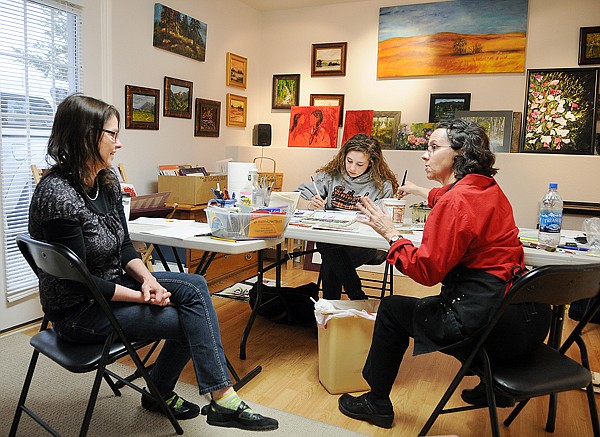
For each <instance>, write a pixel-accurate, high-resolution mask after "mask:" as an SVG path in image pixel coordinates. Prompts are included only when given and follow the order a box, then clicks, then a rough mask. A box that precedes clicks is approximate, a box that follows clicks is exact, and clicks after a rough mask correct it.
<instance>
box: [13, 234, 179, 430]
mask: <svg viewBox="0 0 600 437" xmlns="http://www.w3.org/2000/svg"><path fill="white" fill-rule="evenodd" d="M17 245H18V247H19V249H20V250H21V252H22V254H23V256H24V257H25V259H26V260H27V262H28V263H29V265H30V266H31V268H32V269H33V271H34V272H35V273H36V274H37V275H39V273H40V272H44V273H46V274H48V275H51V276H54V277H56V278H59V279H63V280H70V281H75V282H77V283H79V284H81V287H82V288H87V290H89V292H90V293H91V294H92V296H93V298H94V300H95V301H96V302H97V303H98V304H99V305H100V307H101V309H102V311H103V312H104V314H105V316H106V318H107V319H108V321H109V322H110V324H111V325H112V327H113V332H112V333H111V334H110V335H109V336H108V338H107V339H106V341H105V342H104V343H103V344H102V343H100V344H81V343H71V342H68V341H65V340H62V339H60V338H59V337H58V336H57V335H56V333H55V331H54V330H53V329H50V328H48V324H49V323H48V320H47V319H46V318H45V317H44V320H43V322H42V325H41V327H40V332H38V333H37V334H36V335H34V336H33V337H32V338H31V340H30V343H31V345H32V346H33V348H34V351H33V355H32V357H31V362H30V364H29V368H28V370H27V376H26V377H25V382H24V383H23V389H22V391H21V396H20V397H19V403H18V406H17V410H16V412H15V416H14V419H13V422H12V426H11V430H10V434H9V436H11V437H12V436H15V435H16V433H17V429H18V427H19V422H20V419H21V416H22V414H23V413H26V414H27V415H29V416H30V417H31V418H32V419H33V420H35V421H36V422H37V423H38V424H39V425H40V426H42V427H43V428H44V429H45V430H46V431H48V432H49V433H51V434H52V435H54V436H58V435H59V434H58V432H57V431H56V430H54V429H52V428H51V427H50V425H49V424H48V423H47V422H46V421H44V420H43V419H42V418H41V417H39V416H38V415H37V414H35V413H34V412H33V411H31V409H30V408H29V407H28V406H26V405H25V403H26V400H27V394H28V392H29V389H30V386H31V385H32V380H33V375H34V372H35V369H36V365H37V361H38V358H39V355H40V354H42V355H45V356H46V357H48V358H50V359H51V360H52V361H54V362H55V363H57V364H58V365H60V366H61V367H63V368H64V369H66V370H68V371H70V372H72V373H87V372H95V373H96V376H95V378H94V383H93V386H92V390H91V393H90V396H89V399H88V402H87V408H86V411H85V415H84V418H83V423H82V425H81V429H80V432H79V435H80V436H85V435H86V434H87V432H88V429H89V427H90V422H91V420H92V414H93V412H94V406H95V404H96V400H97V398H98V391H99V389H100V383H101V382H102V379H104V380H105V381H106V382H107V383H108V385H109V386H110V388H111V389H112V391H113V393H114V394H115V396H120V395H121V392H120V391H119V387H121V386H123V385H127V386H128V387H131V388H133V389H134V390H136V391H138V392H139V393H142V394H146V395H148V396H150V397H151V398H152V399H153V400H154V401H155V402H156V403H157V404H158V405H159V406H160V408H161V410H162V412H163V413H164V414H165V415H166V416H167V417H168V419H169V420H170V422H171V424H172V425H173V427H174V428H175V431H176V432H177V434H183V429H182V428H181V426H180V425H179V423H178V422H177V419H175V417H174V416H173V413H172V411H171V410H170V408H169V407H168V406H167V404H166V403H165V401H164V400H163V398H162V396H161V395H160V392H159V391H158V388H157V387H156V385H155V384H154V382H153V381H152V379H151V378H150V375H149V374H148V370H147V368H146V367H145V363H146V360H147V359H148V358H149V356H148V355H150V354H152V352H153V351H154V347H152V348H151V350H150V352H148V354H147V355H146V356H145V357H144V359H141V358H140V356H139V355H138V350H139V349H140V348H142V347H145V346H148V345H152V344H154V345H156V344H158V342H156V341H154V340H142V341H133V342H130V341H129V339H127V337H126V336H125V334H124V333H123V330H122V328H121V326H120V324H119V322H118V321H117V319H116V318H115V316H114V315H113V313H112V311H111V309H110V306H109V304H108V302H107V301H106V300H105V299H104V296H103V295H102V293H101V292H100V290H98V288H97V287H96V284H95V282H94V280H93V278H92V275H91V274H90V272H89V271H88V269H87V267H86V266H85V264H84V263H83V262H82V261H81V259H80V258H79V257H78V256H77V255H75V253H73V251H71V250H70V249H69V248H67V247H65V246H62V245H60V244H50V243H45V242H42V241H37V240H34V239H32V238H30V237H26V236H18V237H17ZM126 356H129V357H130V358H131V360H132V361H133V363H134V365H135V367H136V374H139V375H140V376H141V377H142V378H143V379H144V382H145V383H146V384H147V387H148V389H149V392H148V391H147V390H145V389H142V388H141V387H139V386H137V385H135V384H133V383H132V382H131V381H132V380H133V379H135V377H134V376H133V375H132V376H130V377H126V378H123V377H121V376H119V375H117V374H115V373H114V372H112V371H111V370H109V369H108V368H107V366H108V365H110V364H112V363H114V362H115V361H116V360H118V359H120V358H123V357H126ZM134 375H135V374H134ZM74 396H78V394H77V393H75V394H74ZM58 407H59V406H58ZM123 413H124V414H129V413H128V412H123Z"/></svg>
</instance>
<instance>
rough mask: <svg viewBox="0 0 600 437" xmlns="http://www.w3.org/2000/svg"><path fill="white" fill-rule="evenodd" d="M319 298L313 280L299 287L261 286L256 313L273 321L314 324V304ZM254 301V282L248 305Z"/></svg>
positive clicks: (252, 304)
mask: <svg viewBox="0 0 600 437" xmlns="http://www.w3.org/2000/svg"><path fill="white" fill-rule="evenodd" d="M311 298H313V299H314V300H315V301H317V300H319V287H318V286H317V284H315V283H314V282H310V283H308V284H304V285H301V286H299V287H269V286H267V285H263V286H262V302H261V305H260V308H259V309H258V315H260V316H263V317H266V318H268V319H270V320H273V321H278V322H279V321H281V322H287V323H290V324H310V325H316V321H315V312H314V310H315V304H314V302H313V301H312V300H311ZM255 303H256V284H254V286H253V287H252V288H251V289H250V307H251V308H254V305H255Z"/></svg>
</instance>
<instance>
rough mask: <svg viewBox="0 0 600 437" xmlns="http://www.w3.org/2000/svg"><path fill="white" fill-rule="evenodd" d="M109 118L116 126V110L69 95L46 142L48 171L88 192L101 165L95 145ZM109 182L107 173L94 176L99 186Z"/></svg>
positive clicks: (105, 104)
mask: <svg viewBox="0 0 600 437" xmlns="http://www.w3.org/2000/svg"><path fill="white" fill-rule="evenodd" d="M112 116H114V117H116V118H117V121H118V122H119V125H120V120H121V117H120V115H119V111H118V110H117V108H115V107H114V106H112V105H109V104H107V103H104V102H103V101H101V100H98V99H95V98H93V97H88V96H83V95H79V94H72V95H70V96H69V97H67V98H66V99H65V100H63V101H62V103H61V104H60V105H58V108H57V110H56V115H55V117H54V124H53V125H52V132H51V134H50V139H49V140H48V156H49V157H50V158H52V160H53V161H54V165H53V166H52V171H55V172H57V173H59V174H61V175H62V176H64V177H66V178H67V179H68V180H70V181H71V182H72V183H73V185H74V186H75V187H76V188H78V189H80V190H81V191H85V190H86V189H87V188H89V187H90V186H91V184H93V182H94V178H95V177H96V174H95V169H96V168H98V166H101V165H103V160H102V157H101V156H100V152H99V150H98V144H99V143H100V139H101V138H102V134H103V131H102V129H103V128H104V124H105V123H106V122H107V121H108V119H109V118H110V117H112ZM113 182H114V177H113V173H112V172H111V171H110V170H107V169H103V170H102V171H100V173H98V183H99V184H101V185H109V184H111V183H113Z"/></svg>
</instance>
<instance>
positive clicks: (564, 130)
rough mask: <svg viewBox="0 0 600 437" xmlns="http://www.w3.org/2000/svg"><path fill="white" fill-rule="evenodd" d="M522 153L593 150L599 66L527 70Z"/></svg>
mask: <svg viewBox="0 0 600 437" xmlns="http://www.w3.org/2000/svg"><path fill="white" fill-rule="evenodd" d="M525 90H526V91H525V108H524V111H523V128H522V129H521V141H520V150H519V151H520V152H533V153H550V154H572V155H590V154H593V153H594V139H595V131H596V111H597V107H596V104H597V95H598V69H597V68H559V69H529V70H527V87H526V88H525Z"/></svg>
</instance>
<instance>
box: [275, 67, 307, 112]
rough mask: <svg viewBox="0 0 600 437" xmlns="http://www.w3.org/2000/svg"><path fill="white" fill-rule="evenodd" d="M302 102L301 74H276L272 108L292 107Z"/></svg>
mask: <svg viewBox="0 0 600 437" xmlns="http://www.w3.org/2000/svg"><path fill="white" fill-rule="evenodd" d="M299 104H300V75H299V74H274V75H273V94H272V96H271V108H272V109H291V107H292V106H298V105H299Z"/></svg>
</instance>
